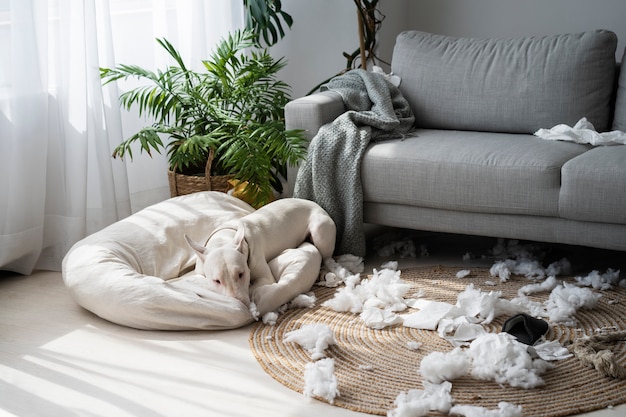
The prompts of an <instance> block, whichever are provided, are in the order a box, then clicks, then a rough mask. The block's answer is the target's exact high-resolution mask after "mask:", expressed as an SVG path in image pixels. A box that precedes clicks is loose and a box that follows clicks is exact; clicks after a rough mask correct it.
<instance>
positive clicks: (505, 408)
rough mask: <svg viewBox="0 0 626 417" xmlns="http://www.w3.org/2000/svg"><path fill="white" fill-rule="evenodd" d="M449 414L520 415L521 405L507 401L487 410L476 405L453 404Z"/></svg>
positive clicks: (467, 416)
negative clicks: (494, 408)
mask: <svg viewBox="0 0 626 417" xmlns="http://www.w3.org/2000/svg"><path fill="white" fill-rule="evenodd" d="M450 415H454V416H464V417H522V406H520V405H515V404H511V403H507V402H504V401H502V402H500V403H498V409H497V410H489V409H487V408H485V407H479V406H476V405H455V406H453V407H452V408H451V409H450Z"/></svg>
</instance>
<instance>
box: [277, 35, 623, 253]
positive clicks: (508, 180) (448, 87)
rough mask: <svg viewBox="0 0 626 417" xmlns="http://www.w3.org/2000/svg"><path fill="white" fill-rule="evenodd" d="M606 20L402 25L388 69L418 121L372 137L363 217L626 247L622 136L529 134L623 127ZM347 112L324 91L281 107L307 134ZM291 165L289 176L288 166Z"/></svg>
mask: <svg viewBox="0 0 626 417" xmlns="http://www.w3.org/2000/svg"><path fill="white" fill-rule="evenodd" d="M616 46H617V39H616V36H615V34H613V33H612V32H609V31H605V30H598V31H592V32H585V33H579V34H565V35H555V36H547V37H528V38H517V39H472V38H454V37H447V36H441V35H435V34H429V33H424V32H418V31H409V32H403V33H401V34H400V35H399V36H398V38H397V40H396V45H395V48H394V51H393V59H392V63H391V70H392V72H393V73H394V74H395V75H398V76H399V77H400V78H401V84H400V86H399V89H400V91H401V92H402V95H403V96H404V97H405V98H406V100H407V101H408V102H409V104H410V106H411V109H412V110H413V113H414V116H415V119H416V122H415V126H416V128H417V129H416V131H415V133H414V135H413V136H412V137H410V138H405V139H398V140H387V141H380V142H376V143H370V144H369V146H368V147H367V149H366V151H365V154H364V156H363V159H362V165H361V182H362V186H363V220H364V222H366V223H372V224H380V225H387V226H394V227H401V228H409V229H415V230H425V231H435V232H450V233H458V234H471V235H481V236H492V237H502V238H511V239H524V240H534V241H541V242H556V243H565V244H574V245H583V246H590V247H598V248H606V249H615V250H621V251H626V146H624V145H615V146H599V147H593V146H591V145H586V144H579V143H573V142H567V141H548V140H544V139H540V138H538V137H536V136H534V135H533V133H534V132H536V131H537V130H538V129H540V128H552V127H553V126H555V125H557V124H567V125H570V126H573V125H574V124H575V123H576V122H577V121H578V120H579V119H580V118H582V117H586V118H587V119H588V120H589V121H590V122H592V123H593V124H594V126H595V127H596V129H597V130H598V131H599V132H602V131H608V130H622V131H626V69H624V67H625V66H626V65H622V66H621V68H622V69H623V70H622V71H621V74H620V65H618V64H616V62H615V61H616V60H615V51H616ZM344 111H345V108H344V105H343V102H342V99H341V96H339V95H338V94H337V93H335V92H332V91H326V92H322V93H317V94H314V95H311V96H307V97H302V98H298V99H296V100H294V101H292V102H290V103H289V104H288V105H287V106H286V108H285V117H286V124H287V128H288V129H294V128H298V129H304V130H305V131H306V132H307V135H309V137H310V138H312V137H313V136H314V135H315V134H316V133H317V131H318V129H319V128H320V126H322V125H323V124H326V123H330V122H332V121H333V120H334V119H335V118H336V117H337V116H338V115H340V114H341V113H342V112H344ZM292 177H293V175H292Z"/></svg>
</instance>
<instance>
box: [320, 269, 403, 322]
mask: <svg viewBox="0 0 626 417" xmlns="http://www.w3.org/2000/svg"><path fill="white" fill-rule="evenodd" d="M410 288H411V286H410V285H409V284H408V283H406V282H404V281H403V280H401V279H400V271H395V270H392V269H383V270H381V271H378V270H376V269H374V274H373V276H372V277H371V278H369V279H367V278H366V279H363V280H361V281H360V282H352V281H346V286H345V287H343V288H340V289H339V290H337V291H336V292H335V295H334V296H333V298H331V299H330V300H327V301H326V302H324V304H323V306H325V307H329V308H331V309H332V310H334V311H338V312H347V311H349V312H351V313H362V312H364V311H368V310H370V309H372V308H375V309H380V310H385V311H387V312H397V311H403V310H405V309H406V308H407V303H406V301H405V299H404V295H405V294H406V293H407V291H408V290H409V289H410ZM378 316H379V317H382V316H386V318H385V320H386V321H389V323H391V324H395V323H398V322H399V319H391V318H390V315H389V314H388V313H383V312H381V313H380V314H379V315H378ZM376 317H377V316H376V315H375V314H374V312H373V311H368V312H367V313H366V314H365V315H364V316H362V318H373V319H374V320H373V322H372V323H373V325H375V326H376V328H380V327H379V324H380V321H379V320H378V319H376ZM367 324H368V322H367V321H366V325H367Z"/></svg>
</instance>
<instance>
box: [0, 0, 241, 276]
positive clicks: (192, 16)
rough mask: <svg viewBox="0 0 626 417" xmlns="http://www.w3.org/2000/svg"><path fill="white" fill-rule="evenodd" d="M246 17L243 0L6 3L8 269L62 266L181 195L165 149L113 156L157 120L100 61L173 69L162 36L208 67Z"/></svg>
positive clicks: (3, 109)
mask: <svg viewBox="0 0 626 417" xmlns="http://www.w3.org/2000/svg"><path fill="white" fill-rule="evenodd" d="M242 25H243V7H242V2H241V1H231V0H211V1H205V0H0V50H2V59H0V181H1V182H0V269H2V270H10V271H15V272H19V273H23V274H28V273H30V272H32V270H33V269H35V268H37V269H52V270H59V269H60V267H61V260H62V259H63V256H64V255H65V253H66V252H67V250H68V249H69V248H70V247H71V245H73V244H74V243H75V242H76V241H78V240H79V239H81V238H83V237H84V236H86V235H88V234H90V233H93V232H95V231H97V230H99V229H101V228H102V227H104V226H106V225H108V224H110V223H112V222H114V221H116V220H118V219H120V218H123V217H125V216H127V215H129V214H130V213H131V212H133V211H136V210H138V209H140V208H143V207H145V206H146V205H149V204H151V203H154V202H157V201H160V200H163V199H165V198H167V197H169V192H168V190H167V176H166V166H167V165H166V161H165V157H164V156H159V155H157V157H155V158H154V159H150V158H149V157H147V156H146V155H136V157H135V160H134V161H133V162H130V161H120V160H114V159H112V158H111V152H112V149H113V148H114V147H115V146H116V145H117V144H118V143H120V142H121V141H122V140H123V139H124V138H126V137H128V136H129V135H130V134H132V133H134V131H136V130H137V129H138V128H140V127H141V126H143V125H145V124H146V123H149V121H146V120H141V119H139V117H138V116H137V115H136V114H132V113H126V112H122V111H120V109H119V105H118V101H117V97H118V90H117V89H116V86H111V87H107V88H105V89H103V88H102V87H101V82H100V78H99V67H113V66H114V65H115V64H116V63H128V64H138V65H142V66H145V67H147V68H152V69H156V68H158V67H162V66H163V65H166V64H167V63H168V62H167V61H166V56H165V54H164V52H163V51H162V50H160V48H159V47H158V45H157V43H156V42H155V41H154V39H155V38H156V37H166V38H167V39H168V40H170V41H171V42H172V43H173V44H174V45H176V46H177V47H178V48H179V49H180V52H181V54H182V55H183V57H184V58H185V59H186V60H187V62H189V63H190V65H192V66H195V65H199V64H200V60H201V59H203V58H206V57H207V56H208V54H209V52H210V50H211V49H212V47H213V46H214V45H215V42H216V41H217V40H218V39H219V38H221V37H223V36H225V35H226V34H227V32H228V31H230V30H232V29H235V28H239V27H241V26H242ZM125 84H126V85H123V84H120V85H119V88H120V89H122V90H123V89H125V88H128V87H129V86H131V85H132V83H130V82H129V83H125Z"/></svg>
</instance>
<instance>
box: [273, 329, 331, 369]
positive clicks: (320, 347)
mask: <svg viewBox="0 0 626 417" xmlns="http://www.w3.org/2000/svg"><path fill="white" fill-rule="evenodd" d="M283 342H295V343H297V344H299V345H300V346H302V347H303V348H304V349H306V350H307V351H308V352H309V354H310V355H311V359H313V360H317V359H321V358H324V357H326V353H325V352H324V351H325V350H326V348H328V346H330V345H334V344H335V343H337V342H336V340H335V334H334V333H333V331H332V329H331V328H330V327H329V326H328V325H326V324H322V323H313V324H304V325H303V326H302V327H300V329H298V330H293V331H290V332H288V333H286V334H285V337H284V339H283Z"/></svg>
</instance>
